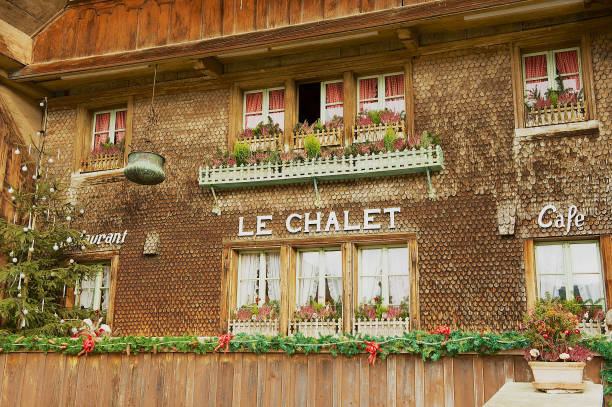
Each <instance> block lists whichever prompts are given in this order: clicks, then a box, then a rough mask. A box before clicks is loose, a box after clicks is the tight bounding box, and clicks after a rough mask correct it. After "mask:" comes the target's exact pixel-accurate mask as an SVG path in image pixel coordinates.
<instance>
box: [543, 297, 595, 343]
mask: <svg viewBox="0 0 612 407" xmlns="http://www.w3.org/2000/svg"><path fill="white" fill-rule="evenodd" d="M551 300H552V301H555V302H558V303H559V304H561V305H562V306H563V308H565V309H566V310H567V311H569V312H571V313H572V314H574V315H576V316H577V317H578V329H580V331H581V332H582V333H583V334H585V335H600V334H603V333H606V325H605V324H604V322H603V321H604V319H605V318H606V314H605V312H604V311H603V307H602V305H601V304H600V303H601V302H603V298H600V299H598V300H597V301H593V300H592V299H587V300H583V299H582V297H581V296H577V297H576V298H575V299H572V300H565V299H563V298H559V297H555V298H552V299H551Z"/></svg>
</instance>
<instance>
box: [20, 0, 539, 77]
mask: <svg viewBox="0 0 612 407" xmlns="http://www.w3.org/2000/svg"><path fill="white" fill-rule="evenodd" d="M534 3H537V1H534V0H446V1H440V2H438V1H436V2H427V3H422V4H419V5H415V6H409V7H401V8H395V9H389V10H384V11H378V12H372V13H367V14H361V15H355V16H350V17H344V18H338V19H333V20H326V21H319V22H315V23H306V24H299V25H292V26H286V27H281V28H275V29H268V30H262V31H255V32H248V33H243V34H237V35H230V36H223V37H216V38H212V39H206V40H198V41H190V42H184V43H179V44H172V45H165V46H158V47H152V48H146V49H140V50H134V51H125V52H119V53H112V54H106V55H96V56H88V57H81V58H72V59H66V60H61V61H54V62H47V63H35V64H30V65H26V66H24V67H22V68H21V69H19V70H17V71H15V72H13V73H12V74H11V75H10V78H11V79H12V80H14V81H17V82H26V81H35V82H38V81H48V80H54V79H60V78H61V77H62V76H70V75H76V74H82V73H87V74H88V75H91V76H95V72H100V74H101V75H104V72H105V71H106V72H115V73H121V72H131V73H134V72H137V71H139V70H140V71H141V72H144V71H146V70H147V69H150V65H151V64H155V63H163V64H175V65H181V64H183V65H184V64H192V63H193V62H194V61H196V60H197V59H199V58H204V57H219V58H224V57H231V56H232V55H240V54H242V55H247V54H248V55H252V56H255V55H256V54H259V55H262V54H266V53H269V52H271V51H274V50H275V49H277V50H282V49H289V48H293V49H294V48H299V47H300V46H308V45H309V44H312V43H317V42H319V43H320V42H328V43H332V42H334V43H341V42H342V41H351V40H354V39H355V38H360V37H365V36H367V35H368V34H372V33H374V34H383V35H384V33H385V32H387V33H388V32H392V33H393V34H394V35H395V33H396V31H395V30H398V29H402V28H408V27H411V26H417V25H423V24H428V25H430V26H438V29H443V27H444V24H445V21H447V20H448V19H453V18H454V19H455V21H456V20H457V18H456V17H457V16H463V15H465V14H466V13H474V12H483V11H487V10H493V9H495V10H499V9H503V8H510V7H515V6H522V5H526V4H527V5H529V4H534ZM461 20H463V19H462V18H461ZM471 24H472V26H474V22H471ZM464 25H465V24H464ZM476 25H477V24H476ZM466 26H467V25H466ZM430 30H432V28H430Z"/></svg>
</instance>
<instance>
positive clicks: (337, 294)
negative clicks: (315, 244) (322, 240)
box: [296, 248, 342, 306]
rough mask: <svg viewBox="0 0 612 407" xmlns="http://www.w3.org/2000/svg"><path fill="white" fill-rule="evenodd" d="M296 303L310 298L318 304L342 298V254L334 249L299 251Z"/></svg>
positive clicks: (307, 301)
mask: <svg viewBox="0 0 612 407" xmlns="http://www.w3.org/2000/svg"><path fill="white" fill-rule="evenodd" d="M296 299H297V305H298V306H299V305H307V304H309V302H310V300H311V299H312V300H315V301H317V302H318V303H320V304H325V303H326V302H327V301H330V300H333V301H334V302H340V301H341V300H342V254H341V251H340V249H339V248H336V249H315V250H303V251H300V252H299V258H298V270H297V294H296Z"/></svg>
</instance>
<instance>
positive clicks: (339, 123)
mask: <svg viewBox="0 0 612 407" xmlns="http://www.w3.org/2000/svg"><path fill="white" fill-rule="evenodd" d="M343 130H344V119H343V118H342V117H340V116H334V117H332V119H331V120H330V121H328V122H327V123H322V122H321V119H317V121H315V122H313V123H311V124H309V123H308V120H306V121H304V122H303V123H300V122H298V123H297V124H296V125H295V127H294V128H293V148H294V149H302V148H305V147H306V140H307V138H308V137H310V136H314V137H316V138H317V140H318V141H319V144H320V145H321V146H333V145H339V144H342V143H341V138H342V134H343Z"/></svg>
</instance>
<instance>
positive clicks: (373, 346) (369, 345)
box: [363, 341, 387, 365]
mask: <svg viewBox="0 0 612 407" xmlns="http://www.w3.org/2000/svg"><path fill="white" fill-rule="evenodd" d="M363 343H365V344H366V352H368V353H369V354H370V356H368V363H369V364H371V365H372V364H374V362H376V352H381V353H384V354H385V355H386V354H387V352H385V351H384V350H382V349H381V348H380V345H379V344H378V343H377V342H368V341H363Z"/></svg>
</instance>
